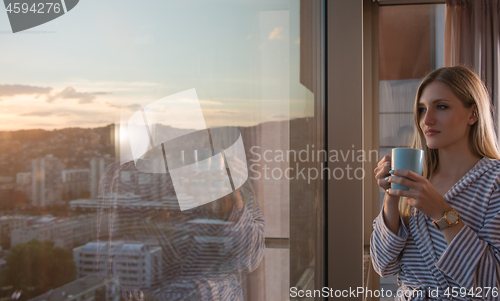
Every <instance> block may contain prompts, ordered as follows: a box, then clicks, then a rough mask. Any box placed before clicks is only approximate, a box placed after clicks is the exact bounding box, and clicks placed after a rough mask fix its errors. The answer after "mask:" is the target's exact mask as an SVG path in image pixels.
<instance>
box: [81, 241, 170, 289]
mask: <svg viewBox="0 0 500 301" xmlns="http://www.w3.org/2000/svg"><path fill="white" fill-rule="evenodd" d="M161 254H162V253H161V248H160V247H158V246H152V245H148V244H144V243H136V242H126V243H118V242H113V243H109V242H89V243H87V244H85V245H83V246H80V247H77V248H74V249H73V261H74V262H75V265H76V269H77V274H78V277H80V278H81V277H86V276H88V275H94V274H99V275H100V276H112V277H115V278H118V279H119V281H120V285H122V286H124V287H127V289H138V288H141V287H150V286H151V284H152V283H153V282H154V281H155V280H156V279H158V277H160V275H161V265H160V262H161Z"/></svg>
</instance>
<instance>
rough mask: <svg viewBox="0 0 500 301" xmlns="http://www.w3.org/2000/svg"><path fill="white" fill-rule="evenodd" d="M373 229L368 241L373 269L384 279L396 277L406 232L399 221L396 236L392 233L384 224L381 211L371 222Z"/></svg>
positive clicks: (406, 235)
mask: <svg viewBox="0 0 500 301" xmlns="http://www.w3.org/2000/svg"><path fill="white" fill-rule="evenodd" d="M373 229H374V231H373V233H372V236H371V239H370V255H371V259H372V263H373V268H374V269H375V272H377V274H379V275H380V276H381V277H384V278H385V277H389V276H393V275H396V274H397V273H399V271H400V265H399V260H400V259H401V256H400V254H401V252H402V251H403V249H404V247H405V245H406V239H407V238H408V230H407V229H406V227H405V226H404V223H403V221H402V220H401V224H400V227H399V232H398V235H396V234H394V233H392V231H391V230H389V228H387V226H386V224H385V221H384V214H383V210H382V212H380V214H379V215H378V216H377V218H375V220H374V221H373Z"/></svg>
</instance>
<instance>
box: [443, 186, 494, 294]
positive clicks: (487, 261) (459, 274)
mask: <svg viewBox="0 0 500 301" xmlns="http://www.w3.org/2000/svg"><path fill="white" fill-rule="evenodd" d="M499 252H500V188H499V189H497V190H495V192H494V193H493V194H492V196H491V198H490V201H489V205H488V209H487V213H486V218H485V222H484V225H483V226H482V227H481V228H480V230H479V231H478V233H476V232H474V230H472V229H471V228H470V227H469V226H467V225H465V226H464V227H463V228H462V230H460V232H459V233H458V234H457V235H456V236H455V238H454V239H453V241H452V242H451V243H450V244H449V245H448V247H447V248H446V250H445V252H444V253H443V255H442V256H441V258H440V259H439V261H438V262H437V263H436V266H437V267H438V268H439V269H440V270H442V271H443V272H444V273H446V274H447V275H448V276H450V277H451V278H453V279H454V280H455V281H456V282H457V283H459V284H460V285H461V286H462V287H466V288H472V287H481V288H485V287H496V288H499V286H500V283H499V280H500V279H499V277H500V253H499ZM490 298H492V296H490ZM488 300H490V299H488Z"/></svg>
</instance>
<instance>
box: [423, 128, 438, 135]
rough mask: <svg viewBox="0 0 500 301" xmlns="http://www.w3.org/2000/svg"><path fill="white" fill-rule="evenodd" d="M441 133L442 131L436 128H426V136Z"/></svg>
mask: <svg viewBox="0 0 500 301" xmlns="http://www.w3.org/2000/svg"><path fill="white" fill-rule="evenodd" d="M439 133H441V132H440V131H436V130H430V129H429V130H425V135H426V136H434V135H437V134H439Z"/></svg>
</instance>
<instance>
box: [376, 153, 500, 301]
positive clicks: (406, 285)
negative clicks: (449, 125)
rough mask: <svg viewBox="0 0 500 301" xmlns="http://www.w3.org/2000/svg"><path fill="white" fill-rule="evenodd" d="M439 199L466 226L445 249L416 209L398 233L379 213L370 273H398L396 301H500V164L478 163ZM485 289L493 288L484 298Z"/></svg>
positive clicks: (438, 233)
mask: <svg viewBox="0 0 500 301" xmlns="http://www.w3.org/2000/svg"><path fill="white" fill-rule="evenodd" d="M444 198H445V199H446V201H447V202H448V203H449V204H450V205H451V206H452V207H453V208H455V209H456V210H457V211H458V212H459V213H460V218H461V219H462V221H463V222H464V223H465V227H464V228H463V229H462V230H461V231H460V232H459V233H458V234H457V236H456V237H455V238H454V240H453V241H452V242H451V243H450V245H449V246H448V245H447V243H446V240H445V239H444V237H443V235H442V234H441V232H440V231H439V230H436V229H435V228H434V226H433V225H432V219H431V218H429V217H427V216H426V215H424V214H423V213H421V212H420V211H418V210H416V209H415V208H412V211H411V212H412V214H411V217H410V220H409V227H408V228H407V227H405V226H404V224H403V222H402V221H401V226H400V229H399V233H398V235H396V234H394V233H392V232H391V231H390V230H389V229H388V228H387V226H386V225H385V222H384V219H383V214H382V212H381V213H380V214H379V216H378V217H377V218H376V219H375V221H374V223H373V228H374V232H373V234H372V236H371V250H370V251H371V258H372V263H373V266H374V269H375V271H376V272H377V273H378V274H379V275H380V276H382V277H384V278H385V277H389V276H392V275H395V274H398V284H399V286H400V287H399V289H398V296H396V300H500V295H499V296H496V297H495V296H494V295H495V294H494V291H495V290H496V289H499V288H500V283H499V281H500V253H499V252H500V160H493V159H489V158H483V159H481V160H480V161H479V162H478V163H477V164H476V165H475V166H474V168H473V169H471V170H470V171H469V172H468V173H467V174H466V175H465V176H464V177H463V178H462V179H460V180H459V181H458V182H457V183H456V184H455V185H454V186H453V187H452V188H451V189H450V190H449V191H448V192H447V193H446V195H445V196H444ZM453 287H456V289H455V290H456V292H458V293H457V294H455V297H453V294H452V288H453ZM487 287H492V288H493V287H494V288H495V289H492V290H490V291H489V296H486V290H487ZM460 288H462V291H460ZM471 288H472V290H471ZM447 289H448V293H449V295H448V296H446V295H444V293H445V292H446V291H447ZM464 290H466V294H465V295H464V294H463V292H464ZM410 291H413V296H412V294H411V293H410ZM417 291H422V292H423V295H424V296H423V297H420V296H418V295H417V293H416V292H417ZM480 291H481V293H480ZM404 292H406V294H404ZM436 292H438V294H439V296H438V297H436V295H435V294H436ZM499 294H500V293H499ZM409 296H412V297H409Z"/></svg>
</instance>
